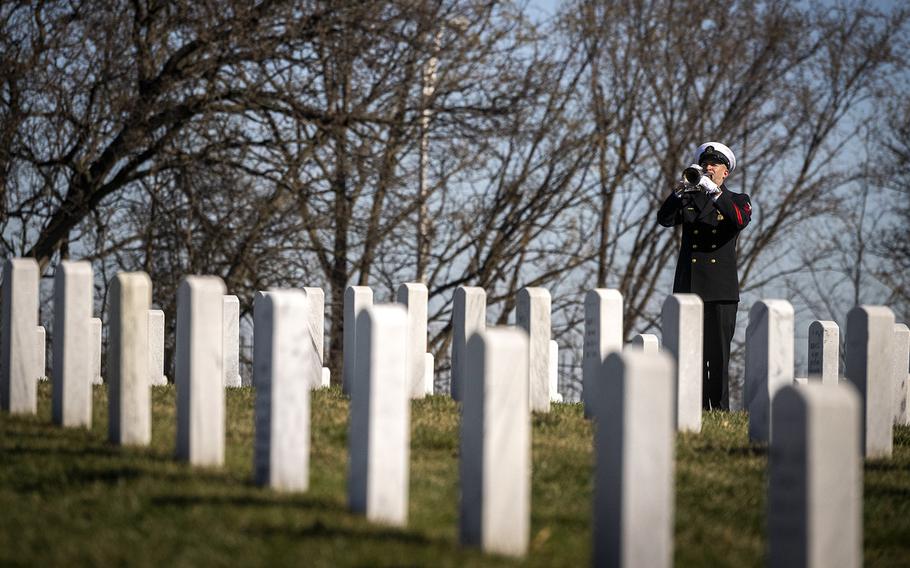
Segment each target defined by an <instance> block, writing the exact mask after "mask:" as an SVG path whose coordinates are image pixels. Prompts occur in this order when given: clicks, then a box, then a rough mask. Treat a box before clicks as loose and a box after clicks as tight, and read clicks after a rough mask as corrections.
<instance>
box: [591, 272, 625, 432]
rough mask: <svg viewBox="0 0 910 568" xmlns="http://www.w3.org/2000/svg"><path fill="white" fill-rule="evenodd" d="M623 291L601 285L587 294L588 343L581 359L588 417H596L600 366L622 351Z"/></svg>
mask: <svg viewBox="0 0 910 568" xmlns="http://www.w3.org/2000/svg"><path fill="white" fill-rule="evenodd" d="M622 317H623V316H622V294H620V293H619V290H613V289H607V288H598V289H596V290H591V291H589V292H588V293H587V294H586V295H585V342H584V350H583V359H582V398H583V399H584V404H585V417H587V418H591V417H593V416H594V409H593V408H592V404H593V403H594V401H595V400H597V399H598V398H599V397H598V396H597V390H596V389H597V387H598V381H600V380H602V377H601V367H602V366H603V362H604V360H606V358H607V355H609V354H610V353H612V352H614V351H622V347H623V332H622Z"/></svg>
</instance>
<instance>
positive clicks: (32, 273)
mask: <svg viewBox="0 0 910 568" xmlns="http://www.w3.org/2000/svg"><path fill="white" fill-rule="evenodd" d="M0 313H2V316H0V317H2V320H3V321H2V330H3V331H2V333H0V341H2V344H0V405H2V408H3V410H5V411H7V412H10V413H12V414H35V413H36V412H37V410H38V382H37V381H38V376H39V375H41V376H43V375H44V369H39V364H40V362H39V361H38V359H37V354H38V353H37V352H38V346H37V345H36V338H37V332H36V331H35V328H37V327H38V263H37V262H35V259H34V258H11V259H8V260H7V261H6V262H5V263H4V265H3V301H2V304H0Z"/></svg>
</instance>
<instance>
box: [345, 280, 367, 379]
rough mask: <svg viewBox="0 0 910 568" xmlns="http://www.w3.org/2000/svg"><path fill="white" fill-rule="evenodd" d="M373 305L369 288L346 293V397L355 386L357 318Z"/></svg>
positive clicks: (348, 290)
mask: <svg viewBox="0 0 910 568" xmlns="http://www.w3.org/2000/svg"><path fill="white" fill-rule="evenodd" d="M372 305H373V290H371V289H370V287H369V286H348V287H347V289H346V290H345V291H344V346H343V348H342V352H343V353H342V355H343V356H344V365H343V367H342V383H341V390H342V391H343V392H344V394H346V395H350V394H351V385H353V384H354V377H355V376H356V374H355V373H356V370H355V366H356V365H357V316H358V315H359V314H360V312H361V311H362V310H363V309H364V308H366V307H368V306H372Z"/></svg>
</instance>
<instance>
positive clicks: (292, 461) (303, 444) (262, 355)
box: [253, 290, 322, 491]
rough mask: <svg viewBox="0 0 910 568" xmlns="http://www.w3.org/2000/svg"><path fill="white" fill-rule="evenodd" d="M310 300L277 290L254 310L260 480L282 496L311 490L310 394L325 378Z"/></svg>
mask: <svg viewBox="0 0 910 568" xmlns="http://www.w3.org/2000/svg"><path fill="white" fill-rule="evenodd" d="M309 299H310V295H309V294H306V293H304V292H303V291H302V290H272V291H270V292H269V293H268V294H266V295H262V296H260V297H258V298H257V299H256V305H255V308H254V316H253V317H254V321H253V326H254V332H253V333H254V336H255V337H256V343H255V346H254V349H255V353H254V354H253V365H254V366H255V374H256V421H255V424H256V435H255V440H256V443H255V448H254V471H255V479H256V483H258V484H260V485H266V486H268V487H271V488H273V489H278V490H283V491H305V490H306V489H307V488H308V486H309V461H310V389H311V388H312V385H313V383H314V382H316V381H317V379H318V377H319V376H320V375H321V374H322V361H321V360H320V359H319V354H318V353H317V351H316V348H315V345H313V343H312V342H311V341H310V339H311V330H310V321H309V305H308V302H309Z"/></svg>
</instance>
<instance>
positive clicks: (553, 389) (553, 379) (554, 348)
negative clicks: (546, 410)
mask: <svg viewBox="0 0 910 568" xmlns="http://www.w3.org/2000/svg"><path fill="white" fill-rule="evenodd" d="M550 402H562V395H561V394H559V344H558V343H556V340H554V339H551V340H550Z"/></svg>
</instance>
